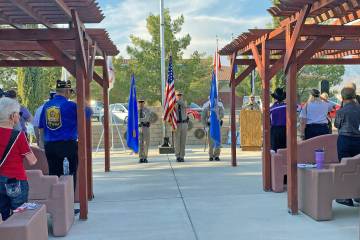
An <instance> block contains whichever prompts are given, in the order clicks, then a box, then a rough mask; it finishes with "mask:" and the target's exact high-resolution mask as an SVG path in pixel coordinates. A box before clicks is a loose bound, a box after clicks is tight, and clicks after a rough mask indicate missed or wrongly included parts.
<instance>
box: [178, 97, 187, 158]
mask: <svg viewBox="0 0 360 240" xmlns="http://www.w3.org/2000/svg"><path fill="white" fill-rule="evenodd" d="M186 107H187V106H186V103H185V101H184V100H183V94H182V93H181V92H180V91H176V104H175V113H176V117H177V129H176V131H175V140H174V141H175V156H176V161H177V162H184V156H185V146H186V135H187V130H188V122H189V118H188V116H187V114H186Z"/></svg>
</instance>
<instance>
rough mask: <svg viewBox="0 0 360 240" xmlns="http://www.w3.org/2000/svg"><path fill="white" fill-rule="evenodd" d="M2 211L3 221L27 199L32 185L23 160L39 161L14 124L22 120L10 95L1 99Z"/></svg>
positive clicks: (18, 106)
mask: <svg viewBox="0 0 360 240" xmlns="http://www.w3.org/2000/svg"><path fill="white" fill-rule="evenodd" d="M0 109H1V111H0V136H1V138H0V157H1V158H0V213H1V216H2V220H3V221H5V220H6V219H7V218H9V217H10V215H11V214H12V211H13V210H15V209H16V208H18V207H20V206H21V205H22V204H23V203H25V202H27V201H28V193H29V184H28V182H27V177H26V172H25V169H24V165H23V161H24V160H26V161H27V162H28V163H29V164H30V165H34V164H35V163H36V161H37V159H36V157H35V155H34V153H33V152H32V151H31V149H30V147H29V143H28V142H27V140H26V136H25V133H24V132H22V131H17V130H15V129H14V126H15V125H16V124H18V123H19V121H20V115H19V113H20V105H19V103H18V102H17V101H16V100H14V99H10V98H7V97H3V98H1V99H0Z"/></svg>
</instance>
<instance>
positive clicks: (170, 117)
mask: <svg viewBox="0 0 360 240" xmlns="http://www.w3.org/2000/svg"><path fill="white" fill-rule="evenodd" d="M175 103H176V98H175V86H174V72H173V67H172V57H171V56H170V59H169V69H168V80H167V82H166V89H165V102H164V113H165V114H164V121H166V122H169V123H170V124H171V126H172V128H173V130H175V129H176V128H177V123H176V121H177V118H176V114H175Z"/></svg>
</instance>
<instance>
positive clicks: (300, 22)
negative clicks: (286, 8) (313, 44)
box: [284, 4, 311, 72]
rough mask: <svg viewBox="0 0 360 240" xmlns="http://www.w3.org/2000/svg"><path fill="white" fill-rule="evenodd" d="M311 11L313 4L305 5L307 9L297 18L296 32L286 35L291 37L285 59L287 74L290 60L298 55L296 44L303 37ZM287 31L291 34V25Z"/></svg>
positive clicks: (287, 44) (287, 43) (287, 42)
mask: <svg viewBox="0 0 360 240" xmlns="http://www.w3.org/2000/svg"><path fill="white" fill-rule="evenodd" d="M310 9H311V4H307V5H305V7H304V8H303V9H302V10H301V11H300V13H299V16H298V17H297V21H296V25H295V28H294V31H293V32H292V34H291V35H288V34H286V36H287V37H290V39H289V40H287V41H286V53H285V59H284V70H285V72H287V69H288V67H289V62H290V59H292V57H293V56H294V55H295V54H296V51H294V50H295V49H296V44H297V42H298V39H299V38H300V36H301V31H302V28H303V25H304V23H305V20H306V18H307V16H308V15H309V12H310ZM286 31H288V32H291V26H290V24H289V25H288V26H287V29H286Z"/></svg>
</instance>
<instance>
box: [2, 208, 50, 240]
mask: <svg viewBox="0 0 360 240" xmlns="http://www.w3.org/2000/svg"><path fill="white" fill-rule="evenodd" d="M0 238H1V239H3V240H46V239H48V223H47V216H46V207H45V205H41V206H40V207H39V208H37V209H35V210H25V211H23V212H18V213H14V214H13V215H11V216H10V217H9V218H8V219H7V220H6V221H4V222H3V221H2V220H1V215H0Z"/></svg>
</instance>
